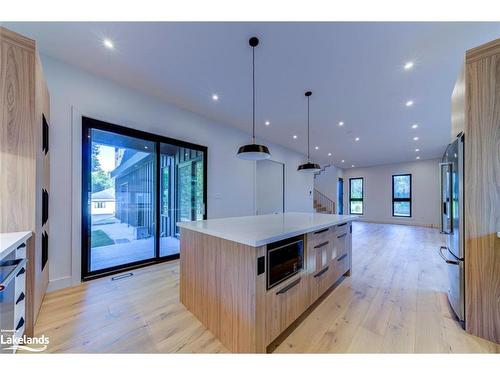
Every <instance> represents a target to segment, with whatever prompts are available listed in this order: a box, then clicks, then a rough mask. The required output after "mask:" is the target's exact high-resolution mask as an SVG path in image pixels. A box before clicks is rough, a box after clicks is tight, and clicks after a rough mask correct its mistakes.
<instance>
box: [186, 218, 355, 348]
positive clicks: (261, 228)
mask: <svg viewBox="0 0 500 375" xmlns="http://www.w3.org/2000/svg"><path fill="white" fill-rule="evenodd" d="M355 219H356V216H352V215H328V214H319V213H295V212H290V213H284V214H274V215H261V216H245V217H234V218H225V219H212V220H202V221H193V222H180V223H178V226H179V227H180V229H181V240H180V242H181V249H180V254H181V255H180V300H181V302H182V303H183V304H184V305H185V306H186V307H187V309H188V310H189V311H191V312H192V313H193V314H194V315H195V316H196V317H197V318H198V319H199V320H200V321H201V322H202V323H203V324H204V325H205V326H206V327H207V328H208V329H209V330H210V331H212V332H213V333H214V334H215V336H217V338H218V339H219V340H220V341H221V342H222V343H223V344H224V345H225V346H226V347H227V348H228V349H229V350H230V351H232V352H249V353H265V352H266V348H267V346H268V345H269V344H270V343H271V342H272V341H273V340H275V339H276V338H277V337H278V336H279V335H280V334H281V333H282V332H283V331H284V330H285V329H286V328H287V327H288V326H290V324H291V323H293V322H294V321H295V320H296V319H297V318H298V317H299V316H300V315H301V314H302V313H303V312H304V311H305V310H307V309H308V308H309V306H311V305H312V304H313V303H314V302H315V301H316V300H317V299H318V298H319V297H320V296H321V295H322V294H324V293H325V292H326V291H327V290H328V289H329V288H330V287H331V286H332V285H333V284H335V282H337V281H338V280H339V279H340V278H341V277H342V276H343V275H345V276H349V275H350V273H351V269H352V264H351V261H352V255H351V248H352V223H351V222H352V221H353V220H355Z"/></svg>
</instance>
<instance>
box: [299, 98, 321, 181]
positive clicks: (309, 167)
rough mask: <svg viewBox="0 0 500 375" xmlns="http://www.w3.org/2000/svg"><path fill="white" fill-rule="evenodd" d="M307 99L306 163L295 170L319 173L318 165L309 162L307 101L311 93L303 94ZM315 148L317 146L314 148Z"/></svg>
mask: <svg viewBox="0 0 500 375" xmlns="http://www.w3.org/2000/svg"><path fill="white" fill-rule="evenodd" d="M304 95H305V96H306V98H307V163H304V164H301V165H299V167H298V168H297V170H298V171H301V172H311V173H315V172H319V171H320V170H321V168H320V166H319V164H316V163H311V161H310V155H309V144H310V142H309V136H310V131H309V129H310V126H309V99H310V98H311V95H312V92H311V91H306V93H305V94H304ZM316 147H317V146H316Z"/></svg>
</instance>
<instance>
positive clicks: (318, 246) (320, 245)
mask: <svg viewBox="0 0 500 375" xmlns="http://www.w3.org/2000/svg"><path fill="white" fill-rule="evenodd" d="M329 243H330V241H325V242H323V243H320V244H319V245H316V246H314V248H315V249H319V248H320V247H323V246H326V245H328V244H329Z"/></svg>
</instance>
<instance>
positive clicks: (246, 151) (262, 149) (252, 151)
mask: <svg viewBox="0 0 500 375" xmlns="http://www.w3.org/2000/svg"><path fill="white" fill-rule="evenodd" d="M248 43H249V44H250V47H252V90H253V97H252V143H251V144H248V145H244V146H241V147H240V148H239V150H238V157H239V158H240V159H244V160H264V159H269V158H270V157H271V154H270V153H269V149H268V148H267V146H264V145H258V144H256V143H255V47H257V46H258V45H259V39H257V38H256V37H253V38H250V40H249V41H248Z"/></svg>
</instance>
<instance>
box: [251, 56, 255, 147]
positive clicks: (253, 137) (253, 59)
mask: <svg viewBox="0 0 500 375" xmlns="http://www.w3.org/2000/svg"><path fill="white" fill-rule="evenodd" d="M252 139H253V143H255V47H252Z"/></svg>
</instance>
